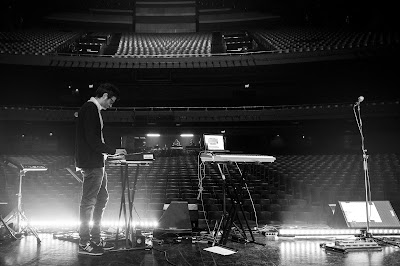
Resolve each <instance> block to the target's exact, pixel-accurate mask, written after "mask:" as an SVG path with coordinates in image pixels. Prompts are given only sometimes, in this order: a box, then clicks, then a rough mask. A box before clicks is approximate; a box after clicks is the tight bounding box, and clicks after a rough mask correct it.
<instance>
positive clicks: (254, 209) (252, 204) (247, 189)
mask: <svg viewBox="0 0 400 266" xmlns="http://www.w3.org/2000/svg"><path fill="white" fill-rule="evenodd" d="M235 164H236V167H237V169H238V170H239V173H240V176H242V171H241V170H240V167H239V165H238V164H237V162H235ZM245 181H246V180H245ZM244 184H245V186H246V191H247V194H249V197H250V201H251V206H252V207H253V211H254V217H255V219H256V226H257V229H258V218H257V212H256V207H255V206H254V201H253V198H252V197H251V193H250V190H249V187H248V186H247V183H246V182H244Z"/></svg>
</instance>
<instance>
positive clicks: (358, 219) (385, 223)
mask: <svg viewBox="0 0 400 266" xmlns="http://www.w3.org/2000/svg"><path fill="white" fill-rule="evenodd" d="M368 214H369V227H370V228H382V229H400V222H399V218H398V217H397V215H396V213H395V211H394V209H393V207H392V205H391V204H390V202H389V201H371V202H369V203H368ZM328 225H329V226H330V227H332V228H366V227H367V205H366V202H365V201H338V203H337V204H336V207H335V211H334V213H333V216H331V219H329V221H328Z"/></svg>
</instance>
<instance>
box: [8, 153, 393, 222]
mask: <svg viewBox="0 0 400 266" xmlns="http://www.w3.org/2000/svg"><path fill="white" fill-rule="evenodd" d="M34 158H35V160H38V161H41V162H43V163H45V164H53V165H57V164H55V162H57V161H60V160H62V161H67V162H71V159H72V157H70V156H69V157H68V156H59V157H57V156H44V155H40V156H35V157H34ZM276 158H277V159H276V161H275V162H274V163H271V164H251V165H249V169H248V174H247V176H246V178H247V182H246V183H247V188H248V191H247V189H245V188H244V189H243V191H242V192H241V193H242V195H243V210H244V214H245V215H246V217H248V219H249V220H250V222H251V223H253V224H254V223H255V222H257V223H258V225H259V226H261V225H262V224H266V223H270V222H272V221H277V222H282V223H299V222H300V223H309V224H310V223H323V222H326V215H327V211H329V207H328V204H331V203H335V202H336V201H338V200H346V201H352V200H361V201H362V200H365V190H364V171H363V166H362V156H361V155H358V154H340V155H339V154H323V155H277V156H276ZM60 166H61V165H60ZM69 168H70V169H74V167H73V165H69ZM135 170H136V168H135V167H129V173H130V180H131V182H133V177H134V174H135ZM230 170H231V174H232V177H233V178H237V174H238V173H237V171H235V169H233V168H232V169H230ZM4 172H5V175H6V180H7V181H8V182H7V192H8V194H9V195H8V198H9V199H10V200H11V201H16V197H15V192H16V191H17V189H18V187H17V185H18V182H17V173H16V171H15V169H14V168H11V167H5V171H4ZM107 173H108V181H109V182H108V190H109V195H110V198H109V203H108V207H107V208H106V211H105V215H104V219H105V220H111V221H114V220H116V219H118V215H119V208H120V202H121V184H122V183H121V174H120V168H119V166H114V165H108V166H107ZM399 173H400V155H399V154H393V153H382V154H373V155H370V158H369V175H370V182H371V193H372V200H389V201H391V200H393V201H398V200H399V197H398V195H397V191H398V189H399V187H400V180H399ZM76 175H77V176H78V177H81V175H80V173H76ZM235 182H236V183H237V182H238V181H235ZM199 184H200V183H199V176H198V168H197V157H196V156H194V155H180V156H164V157H158V158H156V160H155V161H154V163H153V164H151V165H148V166H140V167H139V174H138V179H137V184H136V189H135V190H134V191H135V197H134V198H135V200H134V219H135V218H136V219H140V220H147V219H158V218H159V217H160V216H161V215H162V209H163V205H164V204H165V203H170V202H171V201H173V200H184V201H188V202H189V203H193V204H197V205H198V209H199V213H200V219H202V218H201V217H204V219H208V222H209V224H212V226H213V225H214V224H215V221H216V220H217V219H218V218H219V217H221V215H222V212H223V209H224V207H225V208H226V210H227V211H228V210H229V208H230V206H231V201H230V198H229V195H227V194H225V206H224V204H223V203H224V194H223V182H222V179H221V176H220V173H219V170H218V168H217V167H216V165H208V166H207V167H206V168H205V177H204V178H203V179H202V181H201V187H202V188H203V190H202V194H201V197H199V199H197V196H198V195H199V188H200V187H199ZM22 187H23V193H22V194H23V197H22V202H23V208H24V210H25V212H26V214H27V216H28V217H30V218H32V219H34V220H41V219H44V218H46V219H51V218H52V217H54V216H56V217H64V216H68V217H66V218H71V217H73V218H77V217H78V216H77V215H78V207H79V200H80V193H81V184H80V182H79V181H78V180H77V179H75V178H74V176H73V175H71V173H70V172H69V171H67V169H65V166H61V167H60V168H58V169H55V170H53V171H46V172H28V173H27V174H26V177H25V178H24V179H23V186H22ZM131 192H133V187H131ZM14 205H15V202H14ZM395 208H396V207H395ZM204 219H203V220H202V221H199V225H201V226H205V225H206V224H207V223H205V220H204ZM203 229H204V228H203Z"/></svg>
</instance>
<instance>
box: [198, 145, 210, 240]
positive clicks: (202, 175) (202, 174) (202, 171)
mask: <svg viewBox="0 0 400 266" xmlns="http://www.w3.org/2000/svg"><path fill="white" fill-rule="evenodd" d="M201 154H203V152H199V154H198V156H197V179H198V181H199V183H198V187H199V194H198V195H197V199H198V200H199V199H200V201H201V206H202V208H203V213H204V218H205V221H206V225H207V229H208V233H210V232H211V229H210V225H209V224H208V219H207V213H206V211H205V208H204V201H203V190H204V188H203V179H204V178H205V177H206V174H205V169H206V165H205V164H204V163H203V162H201V159H200V156H201Z"/></svg>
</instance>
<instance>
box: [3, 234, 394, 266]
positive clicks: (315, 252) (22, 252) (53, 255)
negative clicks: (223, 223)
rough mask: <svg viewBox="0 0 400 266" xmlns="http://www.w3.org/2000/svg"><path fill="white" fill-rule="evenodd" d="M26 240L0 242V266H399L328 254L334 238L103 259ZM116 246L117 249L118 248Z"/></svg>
mask: <svg viewBox="0 0 400 266" xmlns="http://www.w3.org/2000/svg"><path fill="white" fill-rule="evenodd" d="M39 237H40V239H41V243H40V245H38V244H37V241H36V237H35V236H33V235H28V236H24V237H22V239H20V240H13V241H11V240H7V241H0V265H5V266H11V265H13V266H14V265H63V266H67V265H96V266H101V265H107V266H114V265H115V266H117V265H249V266H250V265H251V266H255V265H271V266H272V265H296V266H301V265H307V266H308V265H318V266H324V265H335V266H336V265H352V266H353V265H387V266H389V265H399V262H400V248H398V247H395V246H383V247H382V251H353V252H348V253H338V252H328V251H327V250H325V249H324V248H322V247H321V246H320V245H321V244H324V243H331V242H333V241H334V240H333V239H323V238H320V239H295V238H282V237H279V238H278V239H277V240H276V239H275V240H268V238H266V237H265V236H263V235H262V234H258V233H257V234H256V235H255V240H256V242H258V243H264V244H265V246H263V245H259V244H256V243H246V244H242V243H237V242H233V241H231V240H228V242H227V243H226V246H228V247H230V248H233V249H236V250H237V253H234V254H232V255H220V254H216V253H212V252H209V251H205V250H204V248H207V247H210V246H211V245H210V244H209V243H200V242H195V243H190V242H189V243H166V241H165V242H164V243H162V244H159V243H154V242H153V243H154V246H153V247H151V248H149V249H148V250H122V251H117V252H107V253H105V254H103V255H102V256H87V255H78V244H77V243H75V241H73V240H63V239H60V238H57V237H54V234H53V233H39ZM119 246H120V247H121V245H119Z"/></svg>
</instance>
